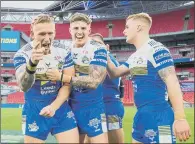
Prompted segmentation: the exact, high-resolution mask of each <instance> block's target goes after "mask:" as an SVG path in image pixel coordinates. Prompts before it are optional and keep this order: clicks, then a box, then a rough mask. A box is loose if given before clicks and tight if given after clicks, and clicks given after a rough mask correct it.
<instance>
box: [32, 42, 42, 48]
mask: <svg viewBox="0 0 195 144" xmlns="http://www.w3.org/2000/svg"><path fill="white" fill-rule="evenodd" d="M40 45H41V43H40V41H37V40H33V49H34V50H36V49H38V48H39V47H40Z"/></svg>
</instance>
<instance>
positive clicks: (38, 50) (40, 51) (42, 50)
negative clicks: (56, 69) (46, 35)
mask: <svg viewBox="0 0 195 144" xmlns="http://www.w3.org/2000/svg"><path fill="white" fill-rule="evenodd" d="M44 51H45V48H40V49H37V50H36V53H44Z"/></svg>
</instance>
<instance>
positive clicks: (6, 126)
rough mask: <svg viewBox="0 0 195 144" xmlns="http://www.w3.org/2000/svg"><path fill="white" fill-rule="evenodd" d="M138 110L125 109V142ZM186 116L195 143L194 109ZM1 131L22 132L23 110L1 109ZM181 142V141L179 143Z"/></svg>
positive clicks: (191, 139)
mask: <svg viewBox="0 0 195 144" xmlns="http://www.w3.org/2000/svg"><path fill="white" fill-rule="evenodd" d="M135 112H136V109H135V108H133V107H125V117H124V121H123V125H124V126H123V127H124V133H125V142H126V143H130V142H131V129H132V128H131V127H132V122H133V117H134V114H135ZM185 112H186V116H187V119H188V122H189V124H190V127H191V132H192V136H191V138H190V139H189V140H188V141H187V142H185V143H194V108H185ZM1 130H18V131H21V109H19V108H18V109H14V108H2V109H1ZM178 142H179V141H178ZM183 143H184V142H183Z"/></svg>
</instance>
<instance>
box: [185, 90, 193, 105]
mask: <svg viewBox="0 0 195 144" xmlns="http://www.w3.org/2000/svg"><path fill="white" fill-rule="evenodd" d="M183 100H184V101H186V102H188V103H191V104H194V92H184V94H183Z"/></svg>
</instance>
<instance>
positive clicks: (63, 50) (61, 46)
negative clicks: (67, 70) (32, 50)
mask: <svg viewBox="0 0 195 144" xmlns="http://www.w3.org/2000/svg"><path fill="white" fill-rule="evenodd" d="M70 44H71V43H67V42H64V41H59V40H54V41H53V42H52V47H53V48H54V49H55V50H57V51H58V53H59V54H60V55H64V54H65V55H68V54H69V53H70V50H71V49H70V48H71V47H70Z"/></svg>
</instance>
